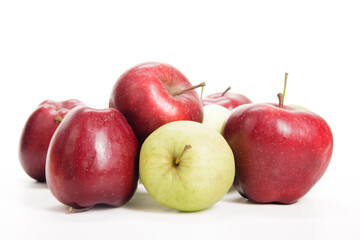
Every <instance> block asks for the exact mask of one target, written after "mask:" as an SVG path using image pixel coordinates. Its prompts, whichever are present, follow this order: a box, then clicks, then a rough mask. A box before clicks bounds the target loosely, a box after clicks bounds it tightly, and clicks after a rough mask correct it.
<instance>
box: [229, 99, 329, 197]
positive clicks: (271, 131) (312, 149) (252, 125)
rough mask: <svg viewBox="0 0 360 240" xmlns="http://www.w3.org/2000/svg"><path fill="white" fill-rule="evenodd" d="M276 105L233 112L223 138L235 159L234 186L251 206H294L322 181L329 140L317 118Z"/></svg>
mask: <svg viewBox="0 0 360 240" xmlns="http://www.w3.org/2000/svg"><path fill="white" fill-rule="evenodd" d="M278 96H279V99H280V104H279V105H276V104H247V105H243V106H239V107H237V108H236V109H234V110H233V111H232V113H231V115H230V116H229V118H228V120H227V121H226V123H225V126H224V132H223V136H224V137H225V139H226V140H227V142H228V143H229V145H230V147H231V149H232V150H233V152H234V155H235V165H236V176H235V181H234V186H235V188H236V189H237V190H238V192H239V193H240V194H241V195H242V196H244V197H246V198H248V199H249V200H251V201H254V202H257V203H271V202H276V203H284V204H290V203H294V202H296V201H297V200H298V199H300V198H301V197H302V196H304V195H305V194H306V193H307V192H308V191H309V190H310V189H311V188H312V187H313V186H314V184H315V183H316V182H317V181H318V180H319V179H320V178H321V176H323V174H324V172H325V170H326V169H327V167H328V165H329V162H330V159H331V155H332V150H333V136H332V133H331V129H330V127H329V125H328V124H327V123H326V121H325V120H324V119H323V118H321V117H320V116H319V115H317V114H315V113H313V112H310V111H305V110H301V109H296V108H293V107H289V106H285V105H283V98H282V94H281V93H280V94H279V95H278Z"/></svg>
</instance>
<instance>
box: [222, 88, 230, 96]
mask: <svg viewBox="0 0 360 240" xmlns="http://www.w3.org/2000/svg"><path fill="white" fill-rule="evenodd" d="M230 89H231V87H230V86H229V87H228V88H227V89H226V90H225V91H224V92H223V93H222V94H221V96H222V97H223V96H224V95H225V93H227V92H228V91H229V90H230Z"/></svg>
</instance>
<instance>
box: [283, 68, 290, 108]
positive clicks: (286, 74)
mask: <svg viewBox="0 0 360 240" xmlns="http://www.w3.org/2000/svg"><path fill="white" fill-rule="evenodd" d="M288 75H289V74H288V73H287V72H286V73H285V81H284V91H283V94H282V98H283V102H284V99H285V91H286V84H287V78H288Z"/></svg>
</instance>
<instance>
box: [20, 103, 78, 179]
mask: <svg viewBox="0 0 360 240" xmlns="http://www.w3.org/2000/svg"><path fill="white" fill-rule="evenodd" d="M78 105H84V104H83V103H82V102H80V101H79V100H75V99H71V100H67V101H63V102H55V101H51V100H47V101H44V102H42V103H41V104H40V105H39V106H38V108H37V109H36V110H35V111H34V112H33V113H32V114H31V115H30V117H29V119H28V120H27V122H26V124H25V127H24V129H23V132H22V135H21V138H20V150H19V157H20V163H21V165H22V167H23V169H24V170H25V172H26V173H27V174H28V175H29V176H30V177H32V178H34V179H35V180H37V181H39V182H45V181H46V179H45V161H46V153H47V150H48V146H49V143H50V140H51V137H52V135H53V134H54V132H55V130H56V128H57V127H58V126H59V124H60V122H61V120H62V119H63V118H64V116H65V115H66V113H67V112H68V111H69V110H70V109H72V108H74V107H75V106H78Z"/></svg>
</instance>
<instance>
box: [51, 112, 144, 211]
mask: <svg viewBox="0 0 360 240" xmlns="http://www.w3.org/2000/svg"><path fill="white" fill-rule="evenodd" d="M137 156H138V142H137V139H136V136H135V134H134V132H133V131H132V129H131V127H130V126H129V124H128V123H127V121H126V119H125V117H124V116H123V115H122V114H121V113H120V112H119V111H118V110H116V109H102V110H98V109H93V108H89V107H77V108H74V109H72V110H71V111H70V112H69V113H68V114H67V115H66V116H65V118H64V119H63V121H62V123H61V124H60V126H59V127H58V128H57V130H56V131H55V133H54V135H53V137H52V139H51V142H50V146H49V150H48V155H47V160H46V161H47V162H46V179H47V184H48V186H49V188H50V190H51V192H52V193H53V195H54V196H55V197H56V198H57V199H58V200H59V201H60V202H62V203H63V204H65V205H68V206H70V207H72V208H70V210H71V211H83V210H87V209H89V208H91V207H92V206H94V205H96V204H106V205H110V206H115V207H116V206H121V205H123V204H125V203H126V202H127V201H128V200H130V198H131V197H132V196H133V194H134V192H135V190H136V188H137V182H138V178H139V172H138V158H137ZM74 209H78V210H74Z"/></svg>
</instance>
